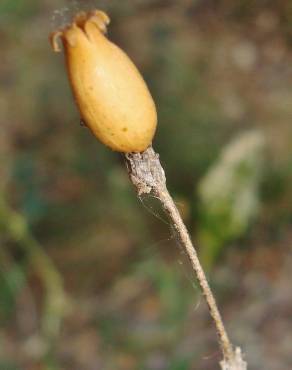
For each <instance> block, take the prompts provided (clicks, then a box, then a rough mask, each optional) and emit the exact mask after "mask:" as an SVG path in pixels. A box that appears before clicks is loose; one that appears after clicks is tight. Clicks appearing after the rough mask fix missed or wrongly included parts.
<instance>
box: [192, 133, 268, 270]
mask: <svg viewBox="0 0 292 370" xmlns="http://www.w3.org/2000/svg"><path fill="white" fill-rule="evenodd" d="M263 148H264V137H263V135H262V134H261V132H259V131H250V132H246V133H243V134H240V135H239V136H238V137H237V138H236V139H235V140H234V141H233V142H231V143H230V144H229V145H227V147H226V148H225V149H224V150H223V152H222V154H221V156H220V157H219V159H218V161H217V162H216V163H215V164H214V165H213V167H212V168H211V169H210V170H209V171H208V173H207V174H206V175H205V177H204V178H203V179H202V180H201V182H200V183H199V189H198V192H199V199H200V227H199V240H200V244H201V245H202V250H201V256H202V260H203V263H204V264H205V265H206V267H211V266H212V264H213V262H214V260H215V258H216V257H217V256H218V254H219V252H220V251H221V249H222V247H223V246H224V245H225V244H226V243H227V242H229V241H231V240H233V239H236V238H238V237H240V236H242V235H243V234H244V233H245V232H246V230H247V228H248V226H249V225H250V224H251V222H252V221H253V220H254V219H255V217H256V215H257V212H258V209H259V191H258V190H259V189H258V188H259V183H260V180H261V169H262V163H263Z"/></svg>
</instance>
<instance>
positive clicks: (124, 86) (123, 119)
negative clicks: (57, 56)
mask: <svg viewBox="0 0 292 370" xmlns="http://www.w3.org/2000/svg"><path fill="white" fill-rule="evenodd" d="M109 22H110V20H109V17H108V16H107V14H105V13H104V12H102V11H100V10H95V11H91V12H88V13H85V12H80V13H78V14H77V15H76V16H75V18H74V20H73V22H72V23H71V24H70V25H68V26H67V27H65V28H64V29H60V30H57V31H55V32H53V33H52V34H51V35H50V40H51V44H52V47H53V49H54V51H57V52H59V51H60V47H59V44H58V39H59V38H60V39H61V40H62V42H63V46H64V51H65V57H66V64H67V72H68V77H69V80H70V83H71V87H72V90H73V94H74V97H75V100H76V103H77V105H78V108H79V111H80V114H81V117H82V120H83V121H84V122H85V124H86V125H87V126H88V127H89V128H90V129H91V131H92V132H93V134H94V135H95V136H96V137H97V138H98V139H99V140H100V141H101V142H102V143H103V144H105V145H107V146H108V147H110V148H111V149H113V150H116V151H119V152H142V151H144V150H145V149H147V147H148V146H149V145H151V142H152V139H153V136H154V133H155V129H156V125H157V113H156V108H155V104H154V102H153V99H152V97H151V95H150V92H149V90H148V88H147V85H146V83H145V81H144V80H143V78H142V76H141V75H140V73H139V71H138V70H137V68H136V67H135V65H134V64H133V63H132V61H131V60H130V59H129V57H128V56H127V55H126V54H125V53H124V52H123V51H122V50H121V49H120V48H119V47H118V46H116V45H115V44H113V43H112V42H110V41H109V40H108V38H107V37H106V36H105V33H106V31H107V25H108V24H109Z"/></svg>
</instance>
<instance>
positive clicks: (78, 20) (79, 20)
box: [73, 11, 88, 28]
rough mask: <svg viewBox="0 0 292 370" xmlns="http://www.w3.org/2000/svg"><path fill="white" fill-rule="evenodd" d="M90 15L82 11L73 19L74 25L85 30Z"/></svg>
mask: <svg viewBox="0 0 292 370" xmlns="http://www.w3.org/2000/svg"><path fill="white" fill-rule="evenodd" d="M87 18H88V14H87V13H86V12H84V11H81V12H79V13H77V14H76V16H75V17H74V19H73V23H75V24H76V25H77V26H78V27H80V28H83V27H84V24H85V22H86V21H87Z"/></svg>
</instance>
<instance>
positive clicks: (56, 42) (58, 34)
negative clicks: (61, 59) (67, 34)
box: [49, 30, 63, 53]
mask: <svg viewBox="0 0 292 370" xmlns="http://www.w3.org/2000/svg"><path fill="white" fill-rule="evenodd" d="M62 37H63V30H59V31H55V32H52V33H51V34H50V37H49V39H50V44H51V46H52V49H53V50H54V51H55V52H56V53H59V52H60V51H61V47H60V39H62Z"/></svg>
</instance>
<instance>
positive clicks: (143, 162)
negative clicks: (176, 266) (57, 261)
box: [125, 147, 246, 370]
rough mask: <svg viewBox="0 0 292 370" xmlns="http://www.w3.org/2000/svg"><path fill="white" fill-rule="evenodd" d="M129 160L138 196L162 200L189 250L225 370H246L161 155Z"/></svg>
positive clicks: (138, 155) (135, 155) (152, 153)
mask: <svg viewBox="0 0 292 370" xmlns="http://www.w3.org/2000/svg"><path fill="white" fill-rule="evenodd" d="M125 158H126V164H127V168H128V172H129V176H130V180H131V182H132V183H133V185H134V186H135V187H136V190H137V193H138V195H139V196H141V195H142V194H149V193H150V192H152V193H153V194H154V195H155V196H156V197H157V198H158V199H159V201H160V202H161V204H162V206H163V208H164V209H165V211H166V212H167V214H168V215H169V218H170V221H171V224H172V226H173V227H174V229H175V230H176V232H177V234H178V236H179V239H180V241H181V243H182V245H183V247H184V248H185V251H186V253H187V255H188V258H189V260H190V262H191V265H192V268H193V270H194V272H195V274H196V277H197V279H198V282H199V284H200V287H201V291H202V293H203V295H204V297H205V300H206V302H207V305H208V308H209V312H210V315H211V317H212V319H213V321H214V324H215V326H216V331H217V334H218V339H219V344H220V347H221V350H222V354H223V361H222V362H221V368H222V369H223V370H245V369H246V363H245V362H244V361H243V360H242V358H241V351H240V349H239V348H236V350H234V349H233V346H232V344H231V342H230V340H229V338H228V335H227V332H226V330H225V327H224V324H223V321H222V318H221V315H220V312H219V310H218V307H217V304H216V300H215V298H214V295H213V293H212V291H211V289H210V286H209V283H208V281H207V278H206V274H205V272H204V270H203V268H202V266H201V263H200V260H199V258H198V254H197V252H196V249H195V247H194V245H193V243H192V241H191V238H190V236H189V233H188V231H187V228H186V226H185V224H184V222H183V220H182V218H181V216H180V214H179V211H178V209H177V207H176V205H175V203H174V201H173V199H172V197H171V195H170V194H169V192H168V190H167V187H166V177H165V173H164V170H163V168H162V166H161V163H160V161H159V156H158V154H156V153H155V151H154V150H153V148H152V147H149V148H148V149H147V150H146V151H145V152H143V153H128V154H126V155H125Z"/></svg>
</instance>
